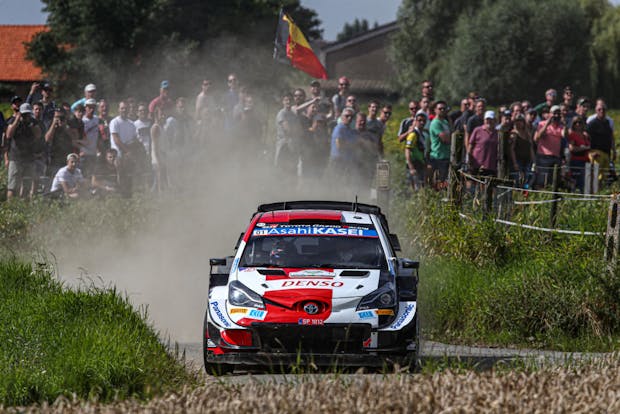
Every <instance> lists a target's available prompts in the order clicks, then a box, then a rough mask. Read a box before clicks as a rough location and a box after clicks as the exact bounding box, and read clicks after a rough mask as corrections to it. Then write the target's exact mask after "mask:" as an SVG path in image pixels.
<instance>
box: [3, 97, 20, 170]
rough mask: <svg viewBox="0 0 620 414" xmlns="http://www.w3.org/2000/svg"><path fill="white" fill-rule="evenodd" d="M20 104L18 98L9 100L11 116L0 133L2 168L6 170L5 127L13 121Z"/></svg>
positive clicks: (7, 144) (7, 148) (7, 147)
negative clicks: (0, 139) (0, 133)
mask: <svg viewBox="0 0 620 414" xmlns="http://www.w3.org/2000/svg"><path fill="white" fill-rule="evenodd" d="M21 104H22V98H21V97H20V96H17V95H16V96H13V97H12V98H11V111H12V115H11V116H10V117H9V119H7V120H6V126H5V129H4V130H3V131H0V132H2V143H1V144H2V145H0V149H1V150H2V157H3V159H4V168H6V169H8V168H9V153H8V151H9V141H8V139H7V136H6V127H7V126H8V125H9V124H10V123H11V122H13V120H14V119H15V116H16V115H17V114H18V113H19V107H20V106H21ZM0 113H1V111H0Z"/></svg>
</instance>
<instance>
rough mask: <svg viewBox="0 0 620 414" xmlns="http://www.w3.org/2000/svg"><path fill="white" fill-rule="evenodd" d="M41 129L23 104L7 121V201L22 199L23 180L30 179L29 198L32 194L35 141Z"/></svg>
mask: <svg viewBox="0 0 620 414" xmlns="http://www.w3.org/2000/svg"><path fill="white" fill-rule="evenodd" d="M40 135H41V129H40V127H39V125H38V123H37V122H35V120H34V118H33V117H32V107H31V106H30V104H28V103H23V104H21V105H20V107H19V112H17V113H16V114H15V115H14V117H11V119H10V120H9V125H8V127H7V130H6V138H7V140H8V158H9V171H8V185H7V199H10V198H12V197H14V196H15V195H18V194H19V196H21V197H23V195H24V194H23V190H24V187H25V186H24V179H25V178H30V179H31V180H30V197H32V195H33V193H34V188H35V187H34V186H35V181H34V180H32V178H33V176H34V155H35V151H36V141H37V139H38V137H39V136H40Z"/></svg>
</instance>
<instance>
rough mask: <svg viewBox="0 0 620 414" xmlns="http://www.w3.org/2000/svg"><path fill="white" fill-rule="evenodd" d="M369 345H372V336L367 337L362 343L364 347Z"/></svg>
mask: <svg viewBox="0 0 620 414" xmlns="http://www.w3.org/2000/svg"><path fill="white" fill-rule="evenodd" d="M370 345H372V338H368V339H366V340H365V341H364V342H363V343H362V346H363V347H364V348H370Z"/></svg>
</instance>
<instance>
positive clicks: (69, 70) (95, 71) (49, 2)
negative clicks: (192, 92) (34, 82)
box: [28, 0, 321, 94]
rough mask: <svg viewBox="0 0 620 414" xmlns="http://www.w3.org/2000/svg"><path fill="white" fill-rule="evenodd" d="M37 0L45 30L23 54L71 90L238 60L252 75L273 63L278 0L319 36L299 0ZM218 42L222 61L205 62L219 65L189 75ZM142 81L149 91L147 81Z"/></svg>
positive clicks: (117, 87) (274, 75)
mask: <svg viewBox="0 0 620 414" xmlns="http://www.w3.org/2000/svg"><path fill="white" fill-rule="evenodd" d="M43 2H44V3H45V4H46V7H45V11H47V12H48V13H49V17H48V24H49V26H50V30H49V31H48V32H44V33H41V34H39V35H37V36H36V37H35V38H34V39H33V40H32V42H30V44H29V45H28V57H29V58H30V59H32V60H33V61H34V62H35V64H37V65H38V66H40V67H42V69H43V71H44V72H45V73H46V74H48V75H50V77H51V78H52V79H54V80H55V81H57V82H59V83H60V86H61V87H63V86H64V87H65V88H67V89H68V90H67V92H73V93H79V92H80V91H79V89H81V86H83V85H84V84H85V83H90V82H93V81H96V83H97V85H98V88H100V89H103V90H104V91H106V90H107V92H108V94H111V93H112V92H115V93H119V94H120V93H125V91H126V90H127V89H128V88H131V90H132V93H133V92H135V87H136V84H137V82H141V83H144V80H145V79H150V78H153V77H157V78H159V79H162V78H167V79H170V80H174V81H177V84H181V83H182V82H189V81H190V80H191V81H193V80H194V79H193V78H194V77H203V76H205V74H206V72H209V73H216V72H217V71H222V72H225V71H227V70H233V69H236V68H241V67H243V69H245V70H246V71H247V72H248V73H250V74H256V68H267V67H269V66H272V65H270V64H269V63H271V62H270V60H271V50H272V48H273V37H274V34H275V28H276V24H277V16H278V12H279V9H280V7H281V6H282V3H284V8H285V10H286V11H287V12H288V13H289V14H290V15H291V16H292V17H293V19H295V21H296V23H297V24H298V25H299V26H300V28H301V29H302V30H303V31H304V34H306V36H307V37H308V38H309V40H312V39H315V38H317V37H320V36H321V30H320V29H319V25H320V21H319V20H318V18H317V15H316V13H315V12H314V11H313V10H310V9H306V8H304V7H301V6H300V5H299V0H285V1H284V2H282V1H276V0H209V1H197V0H107V1H100V0H73V1H71V2H68V1H66V0H43ZM219 45H225V46H227V47H229V48H230V49H229V50H228V56H227V58H226V59H225V60H223V61H220V62H216V64H215V65H208V66H207V67H209V68H211V67H216V68H217V69H209V70H206V71H204V70H203V71H202V73H193V74H192V75H191V76H190V78H191V79H188V70H191V69H196V68H197V66H196V65H198V64H205V63H209V62H210V61H209V56H210V55H211V52H212V51H217V50H219V49H220V48H219ZM247 48H249V49H251V56H252V60H250V61H245V62H243V64H237V63H236V61H235V57H238V56H240V55H243V54H244V53H245V54H246V55H249V54H250V53H249V52H248V51H247V50H246V49H247ZM246 52H248V53H246ZM250 62H251V65H250ZM226 63H228V64H226ZM281 71H282V69H275V70H273V69H271V70H265V72H263V73H262V74H264V75H265V76H266V77H268V78H269V79H271V80H272V81H274V82H277V79H278V75H281ZM196 72H197V71H196ZM218 76H225V75H222V74H221V73H219V74H218ZM157 83H159V81H157V82H153V84H157ZM148 86H149V87H150V90H152V85H148Z"/></svg>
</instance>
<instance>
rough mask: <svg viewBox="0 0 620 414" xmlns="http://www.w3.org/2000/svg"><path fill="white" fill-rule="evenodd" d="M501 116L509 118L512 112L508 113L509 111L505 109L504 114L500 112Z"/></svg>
mask: <svg viewBox="0 0 620 414" xmlns="http://www.w3.org/2000/svg"><path fill="white" fill-rule="evenodd" d="M502 115H503V116H511V115H512V112H511V111H510V109H506V110H505V111H504V112H502Z"/></svg>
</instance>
